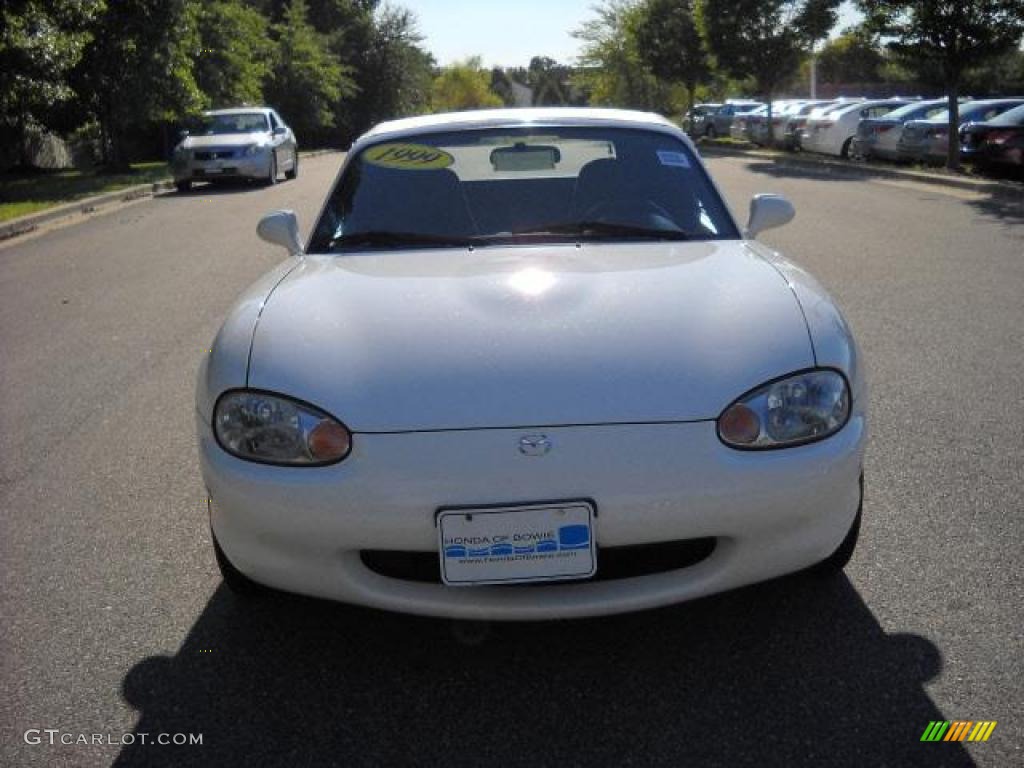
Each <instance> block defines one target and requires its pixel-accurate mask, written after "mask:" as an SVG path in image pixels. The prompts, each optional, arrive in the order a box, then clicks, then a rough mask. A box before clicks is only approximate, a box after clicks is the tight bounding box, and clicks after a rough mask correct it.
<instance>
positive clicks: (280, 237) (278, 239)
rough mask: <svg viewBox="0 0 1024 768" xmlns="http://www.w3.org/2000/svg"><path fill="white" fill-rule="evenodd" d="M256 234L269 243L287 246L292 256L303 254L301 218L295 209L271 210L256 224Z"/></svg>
mask: <svg viewBox="0 0 1024 768" xmlns="http://www.w3.org/2000/svg"><path fill="white" fill-rule="evenodd" d="M256 234H258V235H259V236H260V238H261V239H263V240H266V241H267V242H268V243H273V244H274V245H280V246H281V247H282V248H285V249H286V250H287V251H288V254H289V255H290V256H299V255H301V254H302V242H301V241H300V240H299V220H298V219H297V218H295V212H294V211H271V212H270V213H268V214H267V215H266V216H264V217H263V218H262V219H260V223H259V224H257V225H256Z"/></svg>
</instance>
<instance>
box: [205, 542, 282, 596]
mask: <svg viewBox="0 0 1024 768" xmlns="http://www.w3.org/2000/svg"><path fill="white" fill-rule="evenodd" d="M210 537H211V538H212V539H213V552H214V555H216V557H217V567H218V568H219V569H220V575H221V578H222V579H223V580H224V586H226V587H227V588H228V589H229V590H231V593H232V594H233V595H235V596H236V597H238V598H240V599H243V600H254V599H258V598H260V597H264V596H265V595H267V594H269V593H270V589H268V588H267V587H265V586H263V585H262V584H259V583H257V582H255V581H253V580H252V579H250V578H249V577H248V576H246V575H245V574H244V573H242V572H241V571H240V570H238V569H237V568H235V566H233V565H232V564H231V561H230V560H228V557H227V555H225V554H224V550H223V549H221V548H220V543H219V542H218V541H217V537H216V536H214V535H213V532H212V531H211V532H210Z"/></svg>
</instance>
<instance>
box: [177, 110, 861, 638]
mask: <svg viewBox="0 0 1024 768" xmlns="http://www.w3.org/2000/svg"><path fill="white" fill-rule="evenodd" d="M792 216H793V209H792V207H791V206H790V204H789V203H788V202H786V201H785V200H784V199H782V198H780V197H777V196H774V195H758V196H757V197H755V198H754V200H753V202H752V203H751V207H750V218H749V221H748V223H747V226H746V229H745V230H741V229H740V228H739V227H738V226H737V223H736V221H735V220H734V219H733V216H732V215H731V214H730V212H729V210H728V208H727V207H726V205H725V203H724V202H723V200H722V196H721V194H720V193H719V192H718V190H717V189H716V187H715V185H714V184H713V183H712V181H711V179H710V178H709V176H708V173H707V171H706V170H705V168H704V165H703V164H702V162H701V160H700V158H699V157H698V156H697V153H696V152H695V151H694V148H693V145H692V144H691V143H690V141H689V139H687V138H686V136H685V135H684V134H683V132H682V131H680V130H679V129H678V128H677V127H676V126H674V125H673V124H672V123H670V122H669V121H667V120H665V119H663V118H661V117H658V116H655V115H650V114H642V113H637V112H625V111H612V110H589V109H536V110H496V111H482V112H471V113H460V114H448V115H434V116H429V117H419V118H413V119H407V120H399V121H396V122H391V123H385V124H382V125H379V126H377V127H376V128H374V129H373V130H372V131H370V132H369V133H367V134H366V135H364V136H363V137H362V138H360V139H359V141H357V142H356V143H355V144H354V145H353V146H352V149H351V151H350V152H349V153H348V156H347V158H346V160H345V163H344V165H343V167H342V169H341V172H340V174H339V176H338V179H337V181H336V183H335V185H334V188H333V189H332V190H331V192H330V194H329V195H328V197H327V201H326V203H325V204H324V206H323V209H322V211H321V213H320V216H319V219H318V221H317V222H316V224H315V226H314V228H313V231H312V234H311V236H310V238H309V240H308V242H306V243H305V244H303V243H302V242H301V241H300V238H299V228H298V225H297V222H296V220H295V216H294V215H293V214H292V213H291V212H290V211H277V212H274V213H271V214H269V215H268V216H266V217H265V218H264V219H263V220H262V221H261V222H260V224H259V233H260V235H261V236H262V237H263V238H264V239H266V240H269V241H271V242H274V243H277V244H280V245H282V246H284V247H285V248H287V249H288V251H289V254H290V256H289V258H288V259H287V260H286V261H284V262H283V263H282V264H281V265H280V266H278V267H277V268H276V269H274V270H273V271H272V272H271V273H269V274H268V275H266V276H265V277H264V278H263V279H261V280H260V281H259V282H257V283H256V284H255V285H254V286H252V288H250V289H249V290H248V292H247V293H246V294H245V295H244V296H243V297H242V298H241V299H240V300H239V302H238V304H237V305H236V306H235V308H234V309H233V310H232V311H231V313H230V315H229V316H228V318H227V320H226V322H225V323H224V326H223V328H222V329H221V331H220V333H219V334H218V335H217V338H216V341H215V342H214V344H213V347H212V351H211V353H210V354H209V355H208V356H207V358H206V360H205V361H204V363H203V364H202V366H201V369H200V372H199V382H198V402H197V422H198V430H199V450H200V456H201V463H202V472H203V478H204V480H205V482H206V487H207V489H208V491H209V494H208V495H209V499H210V524H211V527H212V531H213V537H214V548H215V551H216V555H217V561H218V563H219V565H220V568H221V571H222V573H223V576H224V580H225V582H226V583H227V585H228V586H229V587H231V588H232V589H233V590H234V591H236V592H239V593H242V594H252V593H258V592H260V591H262V590H263V589H265V588H266V587H271V588H275V589H279V590H285V591H290V592H296V593H302V594H306V595H315V596H319V597H324V598H329V599H333V600H340V601H344V602H349V603H357V604H362V605H367V606H374V607H377V608H383V609H389V610H395V611H405V612H409V613H418V614H427V615H436V616H448V617H455V618H467V619H545V618H566V617H580V616H591V615H598V614H609V613H616V612H621V611H633V610H638V609H644V608H651V607H654V606H659V605H665V604H668V603H674V602H678V601H682V600H688V599H691V598H695V597H699V596H702V595H707V594H711V593H714V592H719V591H722V590H725V589H731V588H733V587H738V586H740V585H743V584H749V583H751V582H756V581H760V580H764V579H769V578H772V577H774V576H779V575H781V574H785V573H789V572H792V571H797V570H800V569H804V568H807V567H809V566H815V567H817V568H819V569H823V570H826V571H827V570H830V569H839V568H842V567H843V565H845V564H846V562H847V561H848V560H849V558H850V556H851V554H852V552H853V549H854V545H855V544H856V540H857V534H858V530H859V526H860V509H861V497H862V472H863V469H862V467H863V455H864V443H865V437H866V400H867V393H866V387H865V383H864V377H863V371H862V365H861V363H860V360H859V357H858V352H857V347H856V344H855V342H854V340H853V337H852V335H851V333H850V329H849V327H848V325H847V323H846V322H845V320H844V319H843V316H842V314H841V313H840V312H839V310H838V309H837V308H836V305H835V304H834V303H833V301H832V300H831V299H830V298H829V296H828V295H827V294H826V292H825V291H824V290H823V289H822V288H821V287H820V286H819V285H818V284H817V283H816V282H815V281H814V279H813V278H811V277H810V276H809V275H808V274H807V273H806V272H804V271H803V270H802V269H801V268H800V267H798V266H796V265H795V264H793V263H792V262H790V261H788V260H786V259H785V258H783V257H782V256H780V255H779V254H778V253H775V252H773V251H772V250H770V249H769V248H766V247H764V246H763V245H760V244H759V243H757V242H756V241H755V240H754V238H755V237H756V236H757V234H758V233H759V232H761V231H762V230H764V229H766V228H768V227H772V226H778V225H780V224H784V223H786V222H787V221H788V220H789V219H790V218H792ZM539 587H543V588H539Z"/></svg>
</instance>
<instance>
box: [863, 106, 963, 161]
mask: <svg viewBox="0 0 1024 768" xmlns="http://www.w3.org/2000/svg"><path fill="white" fill-rule="evenodd" d="M947 103H948V102H947V100H946V99H935V100H933V101H918V102H911V103H910V104H906V105H904V106H902V107H899V108H898V109H894V110H893V111H892V112H889V113H887V114H884V115H882V116H881V117H865V118H863V119H862V120H861V121H860V123H859V124H858V125H857V135H856V136H854V138H853V144H852V145H851V146H850V154H851V155H852V156H854V157H862V158H865V159H873V158H881V159H883V160H895V159H897V157H898V152H899V141H900V135H901V134H902V133H903V126H904V124H905V123H907V122H909V121H911V120H927V119H928V118H930V117H933V116H935V115H937V114H938V113H939V112H942V111H943V110H944V109H945V108H946V104H947Z"/></svg>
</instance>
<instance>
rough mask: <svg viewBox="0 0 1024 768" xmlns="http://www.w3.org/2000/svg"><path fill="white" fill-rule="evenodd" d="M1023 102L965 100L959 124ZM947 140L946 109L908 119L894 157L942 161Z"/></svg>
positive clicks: (995, 114) (986, 117)
mask: <svg viewBox="0 0 1024 768" xmlns="http://www.w3.org/2000/svg"><path fill="white" fill-rule="evenodd" d="M1021 104H1024V99H981V100H978V101H969V102H967V103H966V104H963V105H962V106H961V107H960V109H959V118H960V119H959V126H960V127H963V126H964V125H966V124H967V123H983V122H987V121H988V120H991V119H992V118H994V117H998V116H999V115H1001V114H1002V113H1003V112H1006V111H1008V110H1010V109H1013V108H1014V107H1016V106H1019V105H1021ZM948 143H949V110H945V109H944V110H942V111H941V112H939V113H937V114H935V115H933V116H932V117H930V118H929V119H927V120H911V121H909V122H907V123H905V124H904V125H903V132H902V133H901V134H900V140H899V144H898V145H897V158H898V159H900V160H905V161H910V162H924V163H943V162H945V160H946V154H947V148H948Z"/></svg>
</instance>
